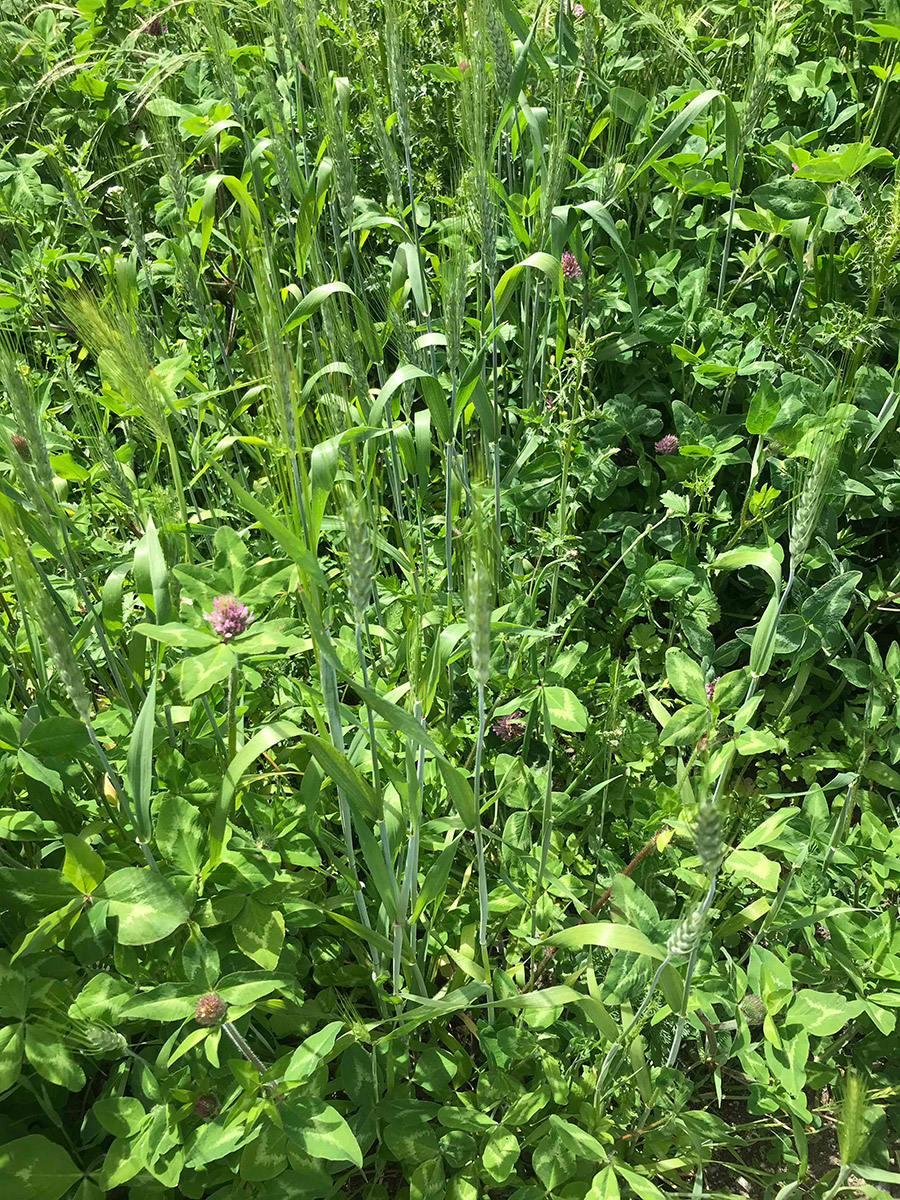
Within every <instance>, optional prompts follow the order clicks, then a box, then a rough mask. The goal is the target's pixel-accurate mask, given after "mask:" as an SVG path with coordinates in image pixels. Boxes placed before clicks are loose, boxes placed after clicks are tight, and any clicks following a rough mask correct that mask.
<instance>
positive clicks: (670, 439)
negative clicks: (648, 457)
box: [653, 433, 678, 454]
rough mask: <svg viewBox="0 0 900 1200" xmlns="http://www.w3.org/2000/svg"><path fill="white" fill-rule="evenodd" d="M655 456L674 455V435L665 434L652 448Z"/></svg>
mask: <svg viewBox="0 0 900 1200" xmlns="http://www.w3.org/2000/svg"><path fill="white" fill-rule="evenodd" d="M653 449H654V450H655V451H656V453H657V454H674V453H675V452H676V450H677V449H678V438H677V437H676V435H675V434H674V433H667V434H666V435H665V437H661V438H660V439H659V441H658V442H656V443H655V444H654V446H653Z"/></svg>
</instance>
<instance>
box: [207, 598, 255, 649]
mask: <svg viewBox="0 0 900 1200" xmlns="http://www.w3.org/2000/svg"><path fill="white" fill-rule="evenodd" d="M203 619H204V620H205V621H209V623H210V625H211V626H212V630H213V633H215V634H217V635H218V636H219V637H220V638H221V639H222V641H223V642H230V641H231V640H232V638H236V637H237V635H238V634H239V633H243V632H244V630H245V629H246V628H247V626H248V625H249V624H250V622H251V621H252V620H253V613H252V612H251V611H250V609H249V608H248V607H247V605H246V604H242V603H241V601H240V600H238V599H237V598H236V597H235V596H216V598H215V600H213V606H212V612H208V613H204V614H203Z"/></svg>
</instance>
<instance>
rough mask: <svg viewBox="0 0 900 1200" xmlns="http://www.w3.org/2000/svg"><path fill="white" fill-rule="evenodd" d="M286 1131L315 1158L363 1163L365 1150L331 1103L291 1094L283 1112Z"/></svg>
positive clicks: (359, 1164)
mask: <svg viewBox="0 0 900 1200" xmlns="http://www.w3.org/2000/svg"><path fill="white" fill-rule="evenodd" d="M281 1119H282V1123H283V1125H284V1131H285V1133H286V1134H287V1136H288V1137H289V1138H290V1140H291V1141H292V1142H294V1143H295V1144H296V1145H298V1146H299V1147H300V1148H301V1150H305V1151H306V1153H307V1154H309V1155H311V1156H312V1157H313V1158H323V1159H325V1160H326V1161H327V1162H338V1163H341V1162H343V1163H352V1164H353V1165H354V1166H357V1167H361V1166H362V1151H361V1150H360V1148H359V1142H357V1140H356V1138H355V1137H354V1136H353V1131H352V1130H351V1128H350V1126H349V1125H348V1124H347V1122H346V1121H345V1120H344V1118H343V1117H342V1116H341V1114H340V1113H339V1112H338V1111H337V1109H336V1108H332V1107H331V1105H330V1104H326V1103H325V1102H324V1101H323V1100H318V1099H315V1098H314V1097H312V1096H304V1097H299V1096H297V1097H295V1096H291V1097H290V1098H289V1099H288V1100H287V1101H285V1104H284V1107H283V1109H282V1112H281Z"/></svg>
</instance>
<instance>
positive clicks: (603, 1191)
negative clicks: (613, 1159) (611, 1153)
mask: <svg viewBox="0 0 900 1200" xmlns="http://www.w3.org/2000/svg"><path fill="white" fill-rule="evenodd" d="M621 1195H622V1193H621V1192H620V1191H619V1181H618V1180H617V1179H616V1173H615V1171H614V1170H613V1169H612V1167H604V1168H603V1170H602V1171H598V1172H597V1174H596V1175H595V1176H594V1178H593V1180H592V1181H591V1190H590V1191H589V1192H588V1194H587V1196H586V1197H585V1200H620V1197H621Z"/></svg>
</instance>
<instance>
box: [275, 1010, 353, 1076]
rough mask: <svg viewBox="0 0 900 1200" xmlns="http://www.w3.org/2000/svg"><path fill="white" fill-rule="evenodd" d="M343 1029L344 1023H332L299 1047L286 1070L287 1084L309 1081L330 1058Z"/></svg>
mask: <svg viewBox="0 0 900 1200" xmlns="http://www.w3.org/2000/svg"><path fill="white" fill-rule="evenodd" d="M343 1028H344V1023H343V1021H330V1022H329V1023H328V1024H327V1025H325V1026H324V1027H323V1028H322V1029H320V1030H319V1031H318V1032H317V1033H314V1034H312V1035H311V1036H310V1037H308V1038H307V1039H306V1040H305V1041H304V1042H303V1043H302V1044H301V1045H299V1046H298V1047H297V1049H296V1050H295V1051H294V1053H293V1054H292V1055H291V1057H290V1060H289V1062H288V1065H287V1067H286V1068H285V1071H284V1080H285V1082H286V1083H300V1082H302V1081H303V1080H304V1079H309V1078H310V1076H311V1075H313V1074H314V1073H315V1071H316V1070H317V1069H318V1067H319V1065H320V1064H321V1063H323V1062H325V1060H326V1059H327V1058H328V1055H329V1054H330V1053H331V1051H332V1050H333V1049H334V1043H335V1042H336V1041H337V1039H338V1036H339V1035H340V1033H341V1030H342V1029H343Z"/></svg>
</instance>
